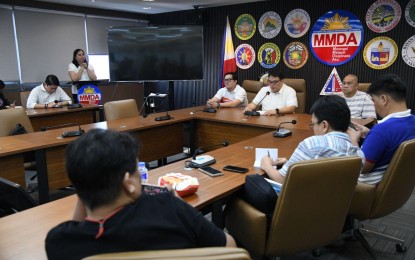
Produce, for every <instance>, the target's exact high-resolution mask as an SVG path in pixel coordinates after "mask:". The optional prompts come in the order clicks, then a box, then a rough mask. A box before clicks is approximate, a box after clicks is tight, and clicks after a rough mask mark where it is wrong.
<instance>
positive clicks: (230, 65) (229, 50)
mask: <svg viewBox="0 0 415 260" xmlns="http://www.w3.org/2000/svg"><path fill="white" fill-rule="evenodd" d="M222 57H223V61H222V66H221V67H222V68H221V70H222V76H221V78H220V79H219V86H221V87H223V86H224V84H223V76H224V75H225V74H226V73H229V72H236V59H235V49H234V48H233V42H232V34H231V26H230V25H229V17H228V16H227V17H226V27H225V32H224V35H223V45H222Z"/></svg>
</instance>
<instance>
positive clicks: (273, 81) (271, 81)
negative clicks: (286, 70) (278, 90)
mask: <svg viewBox="0 0 415 260" xmlns="http://www.w3.org/2000/svg"><path fill="white" fill-rule="evenodd" d="M280 81H281V80H268V83H269V84H277V83H278V82H280Z"/></svg>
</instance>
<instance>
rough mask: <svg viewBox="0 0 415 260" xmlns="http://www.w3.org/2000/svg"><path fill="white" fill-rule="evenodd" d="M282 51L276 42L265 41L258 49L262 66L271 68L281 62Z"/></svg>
mask: <svg viewBox="0 0 415 260" xmlns="http://www.w3.org/2000/svg"><path fill="white" fill-rule="evenodd" d="M280 58H281V52H280V48H278V46H277V45H275V43H272V42H267V43H264V44H263V45H262V46H261V48H259V51H258V62H259V63H260V64H261V66H262V67H264V68H267V69H270V68H274V67H275V66H277V64H278V63H279V62H280Z"/></svg>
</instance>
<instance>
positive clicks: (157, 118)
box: [155, 110, 173, 121]
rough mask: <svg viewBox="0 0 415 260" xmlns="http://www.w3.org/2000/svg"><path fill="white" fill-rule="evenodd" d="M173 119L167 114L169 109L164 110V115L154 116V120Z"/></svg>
mask: <svg viewBox="0 0 415 260" xmlns="http://www.w3.org/2000/svg"><path fill="white" fill-rule="evenodd" d="M170 119H173V118H172V117H171V116H170V115H169V111H168V110H167V111H166V115H165V116H158V117H156V118H155V120H156V121H165V120H170Z"/></svg>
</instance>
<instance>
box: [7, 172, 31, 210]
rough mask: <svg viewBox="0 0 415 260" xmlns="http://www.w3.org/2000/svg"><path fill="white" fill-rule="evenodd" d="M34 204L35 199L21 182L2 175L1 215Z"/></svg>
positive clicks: (27, 207)
mask: <svg viewBox="0 0 415 260" xmlns="http://www.w3.org/2000/svg"><path fill="white" fill-rule="evenodd" d="M34 206H36V203H35V201H34V200H33V199H32V197H30V195H29V194H28V193H27V192H26V191H25V190H24V189H23V188H22V187H21V186H20V185H19V184H17V183H14V182H11V181H9V180H6V179H4V178H1V177H0V217H4V216H7V215H11V214H14V213H16V212H19V211H23V210H25V209H29V208H32V207H34Z"/></svg>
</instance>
